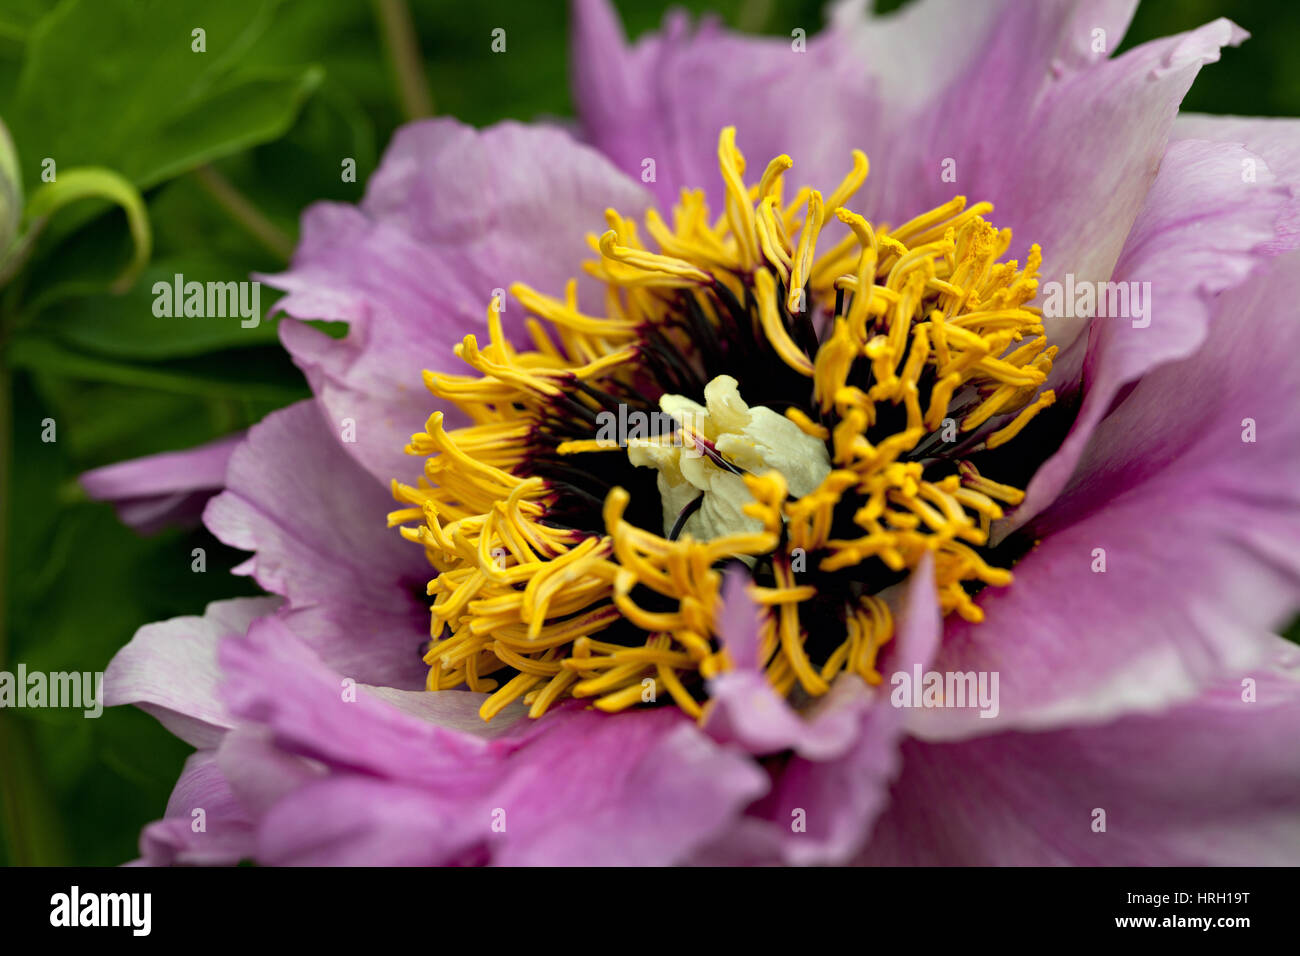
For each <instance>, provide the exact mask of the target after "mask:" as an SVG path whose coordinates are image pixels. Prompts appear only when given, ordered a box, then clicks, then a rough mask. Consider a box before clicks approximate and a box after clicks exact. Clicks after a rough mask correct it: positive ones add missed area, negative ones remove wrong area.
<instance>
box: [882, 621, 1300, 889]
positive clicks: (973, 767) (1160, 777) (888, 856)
mask: <svg viewBox="0 0 1300 956" xmlns="http://www.w3.org/2000/svg"><path fill="white" fill-rule="evenodd" d="M1283 643H1284V642H1282V641H1280V640H1276V639H1275V643H1274V651H1275V652H1276V653H1277V654H1278V655H1279V656H1281V657H1282V658H1284V659H1286V658H1289V659H1290V662H1291V663H1290V666H1291V670H1290V672H1289V673H1284V672H1281V671H1270V670H1266V669H1261V670H1259V671H1257V672H1252V673H1247V674H1243V675H1242V680H1240V681H1236V682H1227V683H1220V684H1219V686H1218V687H1217V688H1216V689H1214V690H1213V691H1209V692H1206V693H1204V694H1203V695H1202V696H1200V697H1199V698H1197V699H1196V700H1194V701H1190V702H1188V703H1185V704H1182V705H1180V706H1178V707H1176V708H1173V709H1172V710H1169V711H1166V712H1163V713H1160V714H1156V715H1150V716H1146V715H1133V716H1129V717H1125V718H1123V719H1121V720H1117V721H1114V722H1112V723H1108V724H1105V725H1104V726H1098V727H1086V728H1074V729H1062V730H1056V731H1052V732H1050V733H1038V734H1032V733H1005V734H999V735H997V736H993V737H983V738H979V739H976V740H969V741H964V742H961V743H943V744H939V743H924V742H921V741H908V742H906V743H904V745H903V772H902V774H901V776H900V777H899V779H898V781H897V782H896V783H895V784H894V786H893V788H892V790H891V797H892V800H891V803H890V806H889V809H888V810H887V811H886V812H885V813H884V814H882V815H881V817H880V819H879V821H878V822H877V824H876V829H875V832H874V834H873V837H872V840H871V843H870V845H869V847H868V848H867V851H866V852H865V853H864V854H863V857H862V858H861V860H859V862H865V863H874V864H885V865H899V864H921V865H928V866H933V865H944V864H947V865H953V864H956V865H978V866H988V865H1035V866H1041V865H1051V864H1071V865H1104V866H1152V865H1157V866H1171V865H1176V866H1204V865H1211V866H1225V865H1235V866H1242V865H1248V866H1261V865H1291V866H1294V865H1295V864H1296V863H1297V862H1300V751H1298V750H1297V749H1296V746H1295V741H1296V736H1297V731H1298V730H1300V683H1298V682H1297V676H1298V675H1297V673H1296V671H1295V669H1294V666H1295V663H1296V657H1297V654H1296V649H1295V648H1294V647H1292V646H1290V645H1285V646H1282V647H1281V649H1280V650H1279V646H1281V645H1283ZM1246 678H1249V679H1250V680H1251V681H1252V683H1253V685H1254V694H1255V695H1256V699H1255V700H1254V702H1246V701H1245V700H1243V696H1244V695H1245V694H1246V687H1245V684H1244V681H1245V679H1246ZM1098 811H1104V813H1105V817H1104V823H1105V831H1104V832H1101V831H1100V830H1099V829H1096V827H1097V826H1098V823H1097V821H1100V820H1101V819H1102V818H1101V817H1100V816H1099V814H1098Z"/></svg>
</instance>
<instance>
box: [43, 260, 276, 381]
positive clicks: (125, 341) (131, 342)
mask: <svg viewBox="0 0 1300 956" xmlns="http://www.w3.org/2000/svg"><path fill="white" fill-rule="evenodd" d="M248 272H249V269H248V267H247V266H238V265H234V264H232V263H230V262H228V261H223V260H221V259H218V258H215V257H212V256H208V255H204V254H202V253H191V254H188V255H179V256H173V257H168V258H164V259H157V260H155V261H154V262H153V263H152V264H151V265H150V266H149V268H147V269H146V270H145V271H144V273H143V274H142V276H141V281H140V282H138V283H136V285H135V286H134V287H133V288H132V289H131V290H130V291H129V292H127V293H126V294H125V295H121V296H116V297H113V298H107V297H102V296H94V297H87V298H79V299H74V300H72V301H71V302H64V303H62V304H60V306H59V308H57V309H51V310H49V312H48V314H47V315H43V316H42V318H41V319H40V322H39V324H40V325H41V327H42V328H44V329H47V330H49V331H52V332H54V333H55V334H56V335H58V336H59V338H60V339H62V340H63V341H65V342H67V343H70V344H72V345H74V346H77V347H78V348H83V349H88V350H91V351H94V352H98V353H100V354H102V355H111V356H116V357H120V358H131V359H167V358H178V357H182V356H191V355H201V354H203V353H204V352H211V351H214V350H216V349H224V348H246V347H248V346H251V345H270V344H274V343H275V341H276V333H275V322H274V321H267V320H260V321H259V323H258V325H257V326H255V327H251V328H244V327H243V325H242V324H241V319H240V317H239V316H238V315H234V316H227V317H225V318H220V317H205V318H197V317H192V316H191V317H186V316H183V315H176V316H157V315H154V308H153V306H154V302H155V299H156V298H157V297H156V296H155V294H154V291H153V290H154V286H155V284H156V283H163V284H164V285H166V286H167V287H168V288H169V290H170V289H171V288H172V287H174V284H175V277H176V276H178V275H180V276H182V277H183V278H184V281H185V282H186V283H189V282H192V281H193V282H202V283H207V282H210V281H211V282H221V283H227V282H232V281H234V282H240V281H247V277H248ZM257 294H258V299H259V309H258V312H259V315H260V316H265V315H266V313H267V312H268V311H269V310H270V307H271V305H272V304H273V303H274V301H275V299H276V298H278V296H279V293H277V292H276V291H275V290H273V289H271V288H270V287H269V286H263V285H260V284H259V285H258V287H257Z"/></svg>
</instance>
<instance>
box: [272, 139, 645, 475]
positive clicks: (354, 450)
mask: <svg viewBox="0 0 1300 956" xmlns="http://www.w3.org/2000/svg"><path fill="white" fill-rule="evenodd" d="M648 200H649V195H648V194H647V193H646V192H645V191H644V190H642V189H641V188H640V187H639V186H638V184H637V183H636V182H634V181H632V180H630V179H628V178H626V177H625V176H623V175H621V174H620V173H619V172H618V171H617V170H615V169H614V168H613V167H612V166H611V165H610V164H609V163H608V162H607V161H606V160H605V159H604V158H603V157H602V156H600V155H599V154H598V153H596V152H595V151H594V150H592V149H590V148H589V147H586V146H583V145H581V144H579V143H576V142H574V141H573V140H572V139H571V138H570V137H569V136H568V135H567V134H565V133H563V132H561V131H559V130H556V129H553V128H547V127H525V126H520V125H517V124H514V123H504V124H501V125H499V126H494V127H492V128H490V129H487V130H483V131H481V132H480V131H478V130H474V129H472V128H471V127H468V126H464V125H461V124H460V123H457V122H455V121H454V120H449V119H438V120H428V121H424V122H419V123H412V124H410V125H408V126H405V127H403V128H402V129H400V130H398V131H397V133H396V134H395V135H394V137H393V141H392V143H391V144H390V146H389V148H388V150H387V151H386V152H385V154H384V159H383V162H382V163H381V165H380V167H379V169H378V171H377V172H376V173H375V174H374V176H372V177H371V179H370V182H369V183H368V185H367V188H366V196H365V200H364V201H363V202H362V203H361V205H360V206H348V205H343V204H340V203H317V204H316V205H314V206H312V207H311V208H310V209H308V210H307V212H306V214H305V215H304V217H303V223H302V241H301V243H300V245H299V248H298V250H297V252H296V253H295V254H294V259H293V265H292V268H291V269H290V270H289V271H288V272H285V273H283V274H281V275H278V276H269V277H266V279H265V281H267V282H268V283H269V284H271V285H274V286H275V287H276V288H279V289H283V290H285V291H286V292H288V293H289V294H288V295H287V296H286V297H285V298H284V299H282V300H281V301H280V303H279V305H278V307H279V308H282V309H284V310H285V311H286V312H287V313H288V314H289V315H290V316H293V317H294V318H295V319H329V320H337V321H343V322H347V323H349V331H348V334H347V337H346V338H343V339H333V338H330V337H329V336H328V335H326V334H325V333H323V332H320V331H317V330H316V329H314V328H312V327H310V326H308V325H305V324H302V323H299V322H293V321H290V322H282V323H281V325H280V336H281V339H282V340H283V342H284V344H285V347H286V348H288V350H289V351H290V352H291V353H292V354H293V357H294V361H295V362H297V363H298V365H299V366H300V367H301V368H302V369H303V371H304V373H305V374H306V376H307V380H308V381H309V382H310V383H311V386H312V391H313V392H315V394H316V396H317V398H318V399H319V400H320V402H321V404H322V406H323V408H324V409H325V412H326V417H327V419H328V420H329V422H330V425H331V428H332V429H333V430H334V433H335V434H336V435H337V434H339V430H340V429H341V428H343V427H344V419H350V420H351V421H352V422H353V423H354V424H355V433H356V441H355V442H354V443H345V444H344V449H345V450H346V451H347V452H348V453H349V454H351V455H353V456H354V457H355V458H356V459H357V460H358V461H360V462H361V463H362V465H364V466H365V467H366V468H367V469H368V470H369V471H370V473H371V474H372V475H374V476H375V477H376V478H378V479H379V480H380V481H382V482H384V483H385V484H387V482H388V481H390V480H391V479H393V478H399V479H401V480H403V481H407V480H412V479H413V478H414V477H415V476H416V475H418V474H419V464H418V462H415V461H414V460H412V459H409V458H407V457H406V456H405V455H404V454H403V452H402V449H403V448H404V447H405V445H406V443H407V442H408V441H409V440H410V436H411V434H412V433H414V432H417V431H420V430H421V429H422V428H423V426H424V422H425V420H426V419H427V418H428V417H429V415H430V413H431V412H433V411H434V410H435V409H436V408H437V407H438V405H437V402H436V400H435V399H434V398H433V397H432V396H431V395H430V394H429V393H428V391H427V390H426V389H425V387H424V385H423V380H422V377H421V373H422V371H423V370H424V369H434V370H437V371H462V370H464V369H465V368H466V366H464V365H463V364H462V363H460V361H459V360H458V359H457V358H456V357H455V356H454V355H453V354H452V349H453V348H454V347H455V346H456V345H457V344H458V343H459V342H460V341H461V340H462V339H463V338H464V336H465V335H466V334H470V333H473V334H476V335H478V336H479V338H480V340H482V339H484V338H485V337H486V329H487V320H486V315H487V308H488V303H489V302H490V301H491V299H492V297H493V295H494V290H497V289H505V290H508V289H509V287H510V285H511V283H513V282H516V281H519V282H525V283H528V284H530V285H533V286H534V287H535V288H537V289H538V290H539V291H541V292H544V293H547V294H550V295H563V293H564V285H565V283H566V282H567V281H568V280H569V279H570V278H572V277H581V279H580V282H579V289H580V296H582V297H585V301H586V303H587V307H588V308H592V309H594V308H596V307H598V305H599V298H598V297H597V298H596V299H594V300H593V299H592V298H591V296H592V295H593V294H594V290H595V286H594V284H593V283H592V282H591V280H589V279H587V278H586V277H585V276H584V274H583V273H582V268H581V265H582V262H583V261H584V260H586V259H588V258H590V256H591V251H590V249H588V247H587V245H586V235H587V233H588V232H596V233H600V232H603V231H604V229H605V220H604V212H605V209H606V208H607V207H611V206H612V207H615V208H617V209H618V210H619V211H620V212H622V213H623V214H625V215H630V216H634V217H639V216H640V214H641V213H642V212H643V211H644V209H645V207H646V205H647V203H648ZM521 312H522V310H521V307H520V306H519V305H518V304H517V303H515V302H513V300H510V299H507V300H506V313H505V316H504V319H505V322H506V324H507V325H508V326H509V327H510V328H511V329H515V330H521V329H522V328H523V325H522V314H521Z"/></svg>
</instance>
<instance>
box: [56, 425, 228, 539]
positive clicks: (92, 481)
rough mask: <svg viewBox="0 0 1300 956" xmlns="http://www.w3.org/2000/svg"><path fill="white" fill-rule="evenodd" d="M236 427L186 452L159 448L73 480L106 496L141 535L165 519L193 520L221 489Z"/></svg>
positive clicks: (101, 498)
mask: <svg viewBox="0 0 1300 956" xmlns="http://www.w3.org/2000/svg"><path fill="white" fill-rule="evenodd" d="M243 440H244V435H243V433H242V432H241V433H240V434H237V435H227V436H226V437H224V438H219V439H217V440H216V441H213V442H209V443H208V444H206V445H200V446H199V447H197V448H190V449H187V450H186V451H176V452H164V453H163V454H160V455H148V456H146V457H144V458H135V459H132V460H131V461H122V462H118V463H116V464H113V465H106V466H104V467H103V468H95V469H93V470H92V471H88V472H86V473H85V474H84V475H82V476H81V477H80V478H79V479H78V481H79V482H80V483H81V487H82V488H84V489H85V491H86V494H87V495H89V496H90V497H91V498H93V499H94V500H96V501H111V502H112V503H113V505H114V506H115V507H116V508H117V513H118V517H119V518H121V520H122V522H123V523H124V524H126V525H129V526H130V527H132V528H135V529H136V530H137V531H139V532H140V533H141V534H152V533H153V532H155V531H158V530H160V529H162V528H163V527H165V526H167V525H169V524H191V523H193V524H197V523H198V519H199V517H200V515H202V513H203V506H204V505H205V504H207V501H208V499H209V498H211V497H212V496H213V495H214V494H216V493H217V492H218V491H220V490H221V488H222V486H223V484H224V483H225V479H226V466H227V464H228V463H229V462H230V456H231V455H232V454H234V451H235V447H236V446H237V445H238V444H239V443H240V442H241V441H243Z"/></svg>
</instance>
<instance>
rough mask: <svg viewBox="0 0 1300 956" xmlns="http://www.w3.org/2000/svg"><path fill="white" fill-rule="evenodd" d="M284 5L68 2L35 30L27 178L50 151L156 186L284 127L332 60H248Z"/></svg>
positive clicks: (26, 92) (24, 140)
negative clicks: (255, 64) (321, 65)
mask: <svg viewBox="0 0 1300 956" xmlns="http://www.w3.org/2000/svg"><path fill="white" fill-rule="evenodd" d="M278 5H279V4H278V2H275V0H222V2H221V3H205V4H202V5H198V6H195V5H193V4H188V3H174V2H171V0H69V2H67V3H64V4H61V5H60V6H59V7H58V8H57V9H56V10H55V11H54V12H53V13H51V14H50V15H49V16H47V17H45V18H44V19H42V20H41V21H40V22H39V23H38V24H37V25H36V26H35V27H34V28H33V29H32V31H31V34H30V37H29V40H28V44H27V59H26V62H25V63H24V64H23V69H22V73H21V74H20V76H19V79H18V88H17V91H16V93H15V95H14V103H13V106H12V109H11V111H10V117H9V118H10V128H11V131H12V133H13V136H14V140H15V142H16V143H17V144H18V147H19V150H20V152H21V154H22V157H23V170H24V173H25V176H26V181H27V182H32V183H34V182H36V181H38V180H39V178H40V173H41V171H42V168H43V167H42V161H43V160H45V159H47V158H48V159H53V160H54V161H55V164H56V169H57V168H60V167H63V166H81V165H96V166H108V167H111V168H113V169H117V170H120V171H121V172H122V173H123V175H125V176H126V177H127V178H129V179H130V180H131V181H132V182H134V183H135V184H136V185H137V186H138V187H139V188H141V189H146V188H148V187H149V186H152V185H154V184H156V183H159V182H161V181H163V180H164V179H167V178H170V177H173V176H176V175H178V174H179V173H182V172H185V171H187V170H189V169H193V168H194V167H196V166H199V165H201V164H203V163H206V162H210V161H211V160H213V159H216V158H218V157H221V156H226V155H229V154H231V153H234V152H238V151H239V150H242V149H246V148H248V147H249V146H252V145H255V144H257V143H263V142H267V141H268V140H272V139H275V138H277V137H279V136H281V135H283V133H284V132H285V131H286V130H287V129H288V128H289V127H290V126H291V125H292V123H293V119H294V117H295V116H296V115H297V112H298V109H299V107H300V106H301V104H302V102H303V100H304V99H305V98H306V97H307V96H308V94H310V93H311V91H312V90H313V89H314V88H315V87H316V85H317V84H318V83H319V82H320V80H321V78H322V72H321V71H320V70H319V69H317V68H314V67H310V66H295V67H291V68H287V69H286V68H278V67H271V68H260V69H257V70H251V69H249V68H247V67H245V66H244V65H243V64H242V58H243V57H244V55H245V54H246V53H247V51H248V49H249V48H250V47H251V46H252V45H253V44H254V43H255V42H256V41H257V39H258V38H259V37H260V36H261V35H262V33H263V32H265V30H266V28H267V26H268V25H269V23H270V21H271V17H272V16H273V14H274V11H275V9H276V8H277V7H278ZM195 30H203V31H204V33H203V44H204V50H203V51H202V52H198V51H196V50H194V49H193V47H194V45H196V43H197V40H196V39H195V38H194V35H193V31H195ZM60 175H61V174H60Z"/></svg>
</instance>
